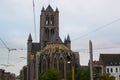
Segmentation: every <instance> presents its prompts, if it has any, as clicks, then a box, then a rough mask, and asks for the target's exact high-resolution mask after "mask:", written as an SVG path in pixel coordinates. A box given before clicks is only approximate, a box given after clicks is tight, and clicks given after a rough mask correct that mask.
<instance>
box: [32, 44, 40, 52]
mask: <svg viewBox="0 0 120 80" xmlns="http://www.w3.org/2000/svg"><path fill="white" fill-rule="evenodd" d="M38 50H40V43H32V51H33V52H34V51H38Z"/></svg>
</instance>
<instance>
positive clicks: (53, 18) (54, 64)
mask: <svg viewBox="0 0 120 80" xmlns="http://www.w3.org/2000/svg"><path fill="white" fill-rule="evenodd" d="M68 57H70V59H71V61H72V63H70V64H68V63H67V62H68ZM72 66H74V69H75V71H77V70H78V69H79V66H80V65H79V54H78V52H73V51H72V50H71V40H70V37H69V35H68V36H67V38H65V40H64V42H63V41H62V40H61V38H60V36H59V11H58V9H57V8H56V10H53V9H52V7H51V6H50V5H48V7H47V8H46V9H45V8H44V7H43V8H42V10H41V15H40V41H39V42H33V41H32V36H31V34H29V37H28V42H27V80H38V77H39V75H40V73H42V72H44V71H46V70H48V69H49V68H55V69H57V70H58V71H60V72H61V73H62V79H63V80H67V73H69V72H70V71H71V68H72Z"/></svg>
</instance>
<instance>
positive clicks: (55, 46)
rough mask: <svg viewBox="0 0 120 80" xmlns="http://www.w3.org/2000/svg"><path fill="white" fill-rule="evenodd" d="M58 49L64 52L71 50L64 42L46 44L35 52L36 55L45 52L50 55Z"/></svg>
mask: <svg viewBox="0 0 120 80" xmlns="http://www.w3.org/2000/svg"><path fill="white" fill-rule="evenodd" d="M58 51H64V52H66V54H68V53H70V52H71V50H70V49H69V48H68V47H66V46H65V45H64V44H58V43H56V44H47V45H46V46H45V47H44V48H43V49H42V50H41V51H40V52H38V53H37V55H38V56H40V54H42V53H45V54H48V55H52V54H53V53H55V52H58Z"/></svg>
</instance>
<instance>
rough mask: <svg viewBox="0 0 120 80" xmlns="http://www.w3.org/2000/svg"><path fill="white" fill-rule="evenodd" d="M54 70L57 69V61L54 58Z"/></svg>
mask: <svg viewBox="0 0 120 80" xmlns="http://www.w3.org/2000/svg"><path fill="white" fill-rule="evenodd" d="M54 68H55V69H57V59H56V58H54Z"/></svg>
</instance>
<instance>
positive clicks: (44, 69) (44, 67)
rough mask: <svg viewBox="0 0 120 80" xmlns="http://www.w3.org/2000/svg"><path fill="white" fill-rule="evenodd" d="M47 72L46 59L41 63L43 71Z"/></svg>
mask: <svg viewBox="0 0 120 80" xmlns="http://www.w3.org/2000/svg"><path fill="white" fill-rule="evenodd" d="M46 70H47V60H46V59H45V58H44V59H43V60H42V63H41V71H42V72H44V71H46Z"/></svg>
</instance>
